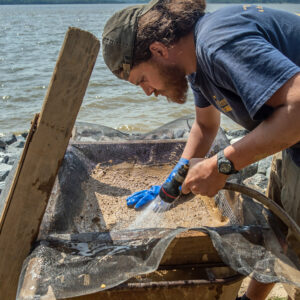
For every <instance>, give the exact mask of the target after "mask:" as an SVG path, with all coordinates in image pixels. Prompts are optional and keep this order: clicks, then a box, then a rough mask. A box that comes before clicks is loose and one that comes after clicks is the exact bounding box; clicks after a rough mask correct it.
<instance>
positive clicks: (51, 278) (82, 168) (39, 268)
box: [17, 131, 300, 299]
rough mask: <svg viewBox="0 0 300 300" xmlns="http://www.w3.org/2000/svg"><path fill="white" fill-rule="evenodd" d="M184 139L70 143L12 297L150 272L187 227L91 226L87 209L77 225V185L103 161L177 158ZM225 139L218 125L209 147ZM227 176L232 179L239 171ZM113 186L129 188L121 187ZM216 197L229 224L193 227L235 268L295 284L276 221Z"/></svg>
mask: <svg viewBox="0 0 300 300" xmlns="http://www.w3.org/2000/svg"><path fill="white" fill-rule="evenodd" d="M184 144H185V143H184V141H169V142H167V141H156V142H151V141H148V142H146V141H144V142H141V141H134V142H130V141H129V142H125V143H86V144H84V143H77V144H76V143H74V144H71V145H70V146H69V147H68V150H67V152H66V155H65V159H64V162H63V165H62V167H61V168H60V171H59V174H58V177H57V180H56V184H55V187H54V189H53V192H52V195H51V197H50V200H49V204H48V207H47V210H46V213H45V216H44V219H43V221H42V224H41V228H40V233H39V237H38V240H37V241H36V244H35V245H34V247H33V249H32V252H31V254H30V255H29V256H28V258H27V259H26V261H25V262H24V265H23V269H22V273H21V275H20V280H19V288H18V294H17V299H43V297H46V296H52V297H53V298H54V297H55V298H57V299H62V298H67V297H74V296H79V295H85V294H88V293H94V292H98V291H101V290H106V289H109V288H112V287H115V286H117V285H119V284H120V283H122V282H125V281H126V280H128V279H129V278H131V277H133V276H136V275H140V274H145V273H149V272H152V271H154V270H156V269H157V267H158V266H159V263H160V260H161V258H162V256H163V254H164V253H165V251H166V249H167V247H168V245H169V244H170V243H171V241H172V240H173V239H174V238H175V236H176V235H178V234H179V233H181V232H184V231H187V230H189V229H191V228H182V227H179V228H145V229H136V230H132V229H131V230H127V229H126V228H123V230H122V229H120V228H118V230H117V231H111V232H107V231H106V232H95V231H94V229H93V228H94V227H93V226H92V225H93V222H92V219H93V216H92V213H93V212H92V210H91V211H90V213H91V218H89V215H85V218H86V219H87V220H89V219H90V223H89V221H87V223H86V224H85V230H84V231H83V230H82V229H80V228H81V227H80V226H78V224H77V222H78V220H80V214H81V210H82V205H83V203H84V201H86V195H87V193H86V190H85V185H84V183H85V182H86V181H87V180H88V179H89V178H90V175H91V172H92V170H93V168H94V167H95V165H96V164H98V163H99V162H101V163H102V164H103V165H105V166H110V165H116V164H119V163H121V162H124V161H126V162H130V163H133V164H150V165H151V164H152V165H159V164H162V163H166V162H170V160H172V161H175V162H176V161H177V159H178V158H179V157H180V155H181V153H182V150H183V148H184ZM226 145H227V141H226V138H225V136H224V134H223V133H222V131H220V132H219V133H218V137H217V139H216V142H215V144H214V145H213V147H212V149H211V153H216V152H217V151H218V150H219V149H221V148H224V147H225V146H226ZM145 176H146V174H145ZM232 180H236V181H239V177H238V176H235V177H233V178H232ZM117 192H118V193H122V192H124V193H125V192H126V193H128V191H123V190H122V189H119V190H118V191H117ZM216 201H217V203H218V204H219V207H220V209H221V210H222V211H223V213H224V214H225V215H226V216H227V217H228V218H229V219H230V222H229V223H228V224H227V225H226V226H222V227H206V226H203V227H200V228H193V230H198V231H201V232H205V233H207V234H208V235H209V236H210V238H211V240H212V242H213V245H214V247H215V248H216V249H217V251H218V253H219V255H220V257H221V258H222V260H223V261H224V262H225V263H226V264H227V265H229V266H230V267H231V268H232V269H234V270H236V271H237V272H239V273H241V274H243V275H251V276H252V277H254V278H255V279H257V280H259V281H261V282H266V283H268V282H285V283H290V284H294V285H297V286H299V287H300V272H299V261H297V258H296V257H295V256H294V255H293V253H292V252H289V251H288V253H289V254H288V255H285V254H283V251H282V249H281V246H280V243H279V241H281V240H282V239H283V234H282V233H281V232H280V231H279V230H278V228H277V226H276V224H277V220H276V218H275V217H274V216H273V215H272V214H271V213H270V212H269V211H268V210H267V209H266V208H264V207H263V206H262V205H260V204H259V203H256V202H255V201H253V200H252V199H249V198H247V197H243V196H242V195H239V194H235V193H232V192H224V191H221V192H220V193H219V195H218V197H217V198H216ZM86 213H87V214H88V211H87V212H86ZM120 222H121V220H120ZM273 224H275V227H274V225H273ZM89 226H90V227H89ZM273 228H275V229H274V230H273ZM275 233H276V234H275ZM297 267H298V269H297Z"/></svg>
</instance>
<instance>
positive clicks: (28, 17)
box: [0, 4, 300, 135]
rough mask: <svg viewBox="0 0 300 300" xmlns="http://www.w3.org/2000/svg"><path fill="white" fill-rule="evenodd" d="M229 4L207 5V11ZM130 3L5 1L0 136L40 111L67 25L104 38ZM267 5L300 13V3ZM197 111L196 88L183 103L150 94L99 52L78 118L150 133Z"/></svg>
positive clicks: (0, 19) (0, 23)
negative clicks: (116, 15) (108, 25)
mask: <svg viewBox="0 0 300 300" xmlns="http://www.w3.org/2000/svg"><path fill="white" fill-rule="evenodd" d="M224 5H228V4H208V9H207V10H208V11H214V10H216V9H218V8H220V7H222V6H224ZM125 6H128V4H85V5H12V6H6V5H0V135H2V134H7V133H20V132H23V131H26V130H28V129H29V127H30V120H31V119H32V118H33V116H34V114H35V113H37V112H40V110H41V107H42V103H43V99H44V97H45V95H46V91H47V87H48V84H49V83H50V80H51V76H52V72H53V69H54V67H55V64H56V60H57V57H58V53H59V51H60V48H61V46H62V43H63V40H64V36H65V33H66V31H67V29H68V27H70V26H74V27H79V28H81V29H84V30H88V31H90V32H91V33H93V34H94V35H95V36H97V37H98V38H99V39H100V40H101V35H102V30H103V27H104V24H105V22H106V21H107V19H108V18H109V17H110V16H111V15H112V14H113V13H114V12H115V11H117V10H119V9H121V8H123V7H125ZM264 6H269V7H272V8H277V9H282V10H288V11H290V12H293V13H300V4H266V5H264ZM193 111H194V105H193V97H192V95H191V93H189V97H188V101H187V103H186V104H184V105H178V104H173V103H172V104H171V103H168V102H167V101H166V100H165V98H163V97H162V98H160V97H158V98H156V97H154V96H150V97H147V96H146V95H144V93H143V92H142V90H141V89H140V88H138V87H136V86H133V85H130V84H128V83H126V82H123V81H121V80H118V79H117V78H116V77H114V75H112V74H111V73H110V71H109V70H108V69H107V68H106V66H105V64H104V61H103V59H102V55H101V52H100V54H99V56H98V59H97V62H96V65H95V68H94V71H93V73H92V76H91V79H90V82H89V86H88V89H87V92H86V95H85V97H84V100H83V104H82V107H81V109H80V112H79V115H78V118H77V120H78V121H84V122H91V123H97V124H101V125H105V126H109V127H112V128H115V129H119V130H122V131H126V132H147V131H150V130H152V129H155V128H157V127H159V126H161V125H163V124H165V123H167V122H170V121H172V120H174V119H177V118H179V117H181V116H184V115H186V114H189V113H193Z"/></svg>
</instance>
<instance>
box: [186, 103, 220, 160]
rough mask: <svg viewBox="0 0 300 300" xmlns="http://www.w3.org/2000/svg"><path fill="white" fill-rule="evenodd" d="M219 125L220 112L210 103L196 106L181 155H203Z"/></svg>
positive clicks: (187, 157)
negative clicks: (192, 122) (204, 105)
mask: <svg viewBox="0 0 300 300" xmlns="http://www.w3.org/2000/svg"><path fill="white" fill-rule="evenodd" d="M219 126H220V113H219V111H218V110H217V109H216V108H215V107H214V106H212V105H210V106H208V107H205V108H199V107H197V106H196V118H195V122H194V124H193V126H192V129H191V132H190V134H189V138H188V140H187V143H186V146H185V149H184V151H183V153H182V157H183V158H186V159H191V158H195V157H197V158H200V157H204V156H205V155H206V154H207V152H208V150H209V148H210V146H211V145H212V143H213V141H214V139H215V137H216V135H217V132H218V129H219Z"/></svg>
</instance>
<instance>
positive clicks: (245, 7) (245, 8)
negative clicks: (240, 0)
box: [243, 4, 264, 12]
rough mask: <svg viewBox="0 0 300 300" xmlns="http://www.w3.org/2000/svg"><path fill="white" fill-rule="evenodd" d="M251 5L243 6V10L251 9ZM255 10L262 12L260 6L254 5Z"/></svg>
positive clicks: (262, 9)
mask: <svg viewBox="0 0 300 300" xmlns="http://www.w3.org/2000/svg"><path fill="white" fill-rule="evenodd" d="M251 6H252V5H251V4H244V5H243V10H247V9H248V8H249V7H251ZM256 9H257V10H258V11H259V12H264V8H263V7H262V6H261V5H256Z"/></svg>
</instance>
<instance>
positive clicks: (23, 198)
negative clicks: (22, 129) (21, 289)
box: [0, 28, 100, 300]
mask: <svg viewBox="0 0 300 300" xmlns="http://www.w3.org/2000/svg"><path fill="white" fill-rule="evenodd" d="M99 48H100V43H99V41H98V40H97V38H95V37H94V36H93V35H92V34H90V33H88V32H86V31H82V30H80V29H76V28H69V30H68V32H67V34H66V37H65V40H64V43H63V46H62V49H61V51H60V54H59V57H58V60H57V63H56V66H55V69H54V72H53V76H52V79H51V82H50V85H49V88H48V91H47V94H46V97H45V100H44V103H43V107H42V110H41V113H40V116H39V118H38V120H37V124H36V129H35V131H34V133H33V135H32V137H31V139H28V142H27V143H28V144H27V146H26V147H25V148H24V151H26V152H25V153H24V154H23V159H22V160H20V162H19V165H18V169H17V171H16V175H17V176H16V177H15V178H14V180H13V183H12V186H11V189H10V192H9V194H8V196H7V198H6V199H5V204H4V209H3V211H2V212H0V213H1V220H0V295H1V299H6V300H10V299H15V297H16V290H17V285H18V277H19V274H20V271H21V267H22V263H23V260H24V259H25V258H26V256H27V255H28V253H29V251H30V248H31V246H32V242H34V241H35V239H36V236H37V234H38V230H39V225H40V222H41V219H42V217H43V214H44V211H45V208H46V205H47V202H48V199H49V195H50V193H51V190H52V187H53V184H54V180H55V177H56V175H57V171H58V169H59V166H60V164H61V161H62V160H63V156H64V154H65V151H66V148H67V145H68V142H69V139H70V136H71V132H72V128H73V126H74V123H75V119H76V117H77V114H78V111H79V109H80V106H81V103H82V100H83V97H84V94H85V91H86V88H87V85H88V82H89V79H90V75H91V73H92V70H93V67H94V64H95V62H96V58H97V55H98V52H99Z"/></svg>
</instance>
